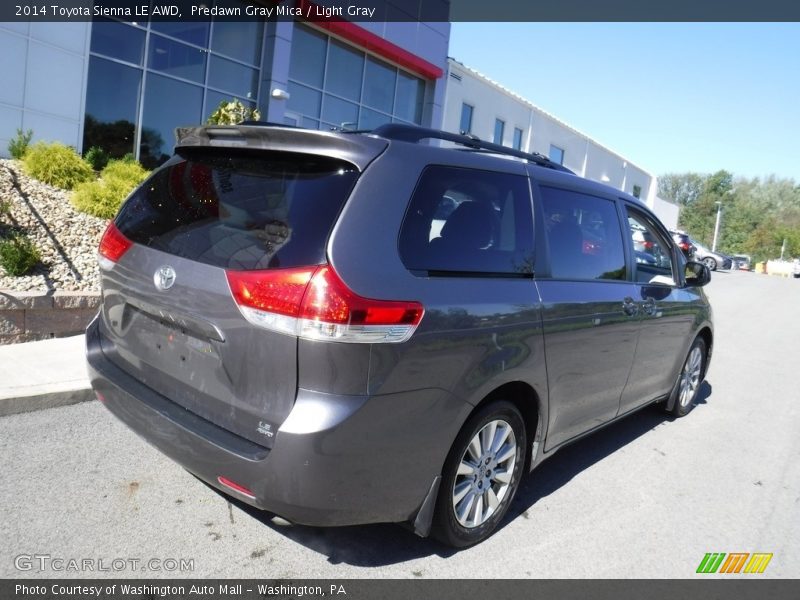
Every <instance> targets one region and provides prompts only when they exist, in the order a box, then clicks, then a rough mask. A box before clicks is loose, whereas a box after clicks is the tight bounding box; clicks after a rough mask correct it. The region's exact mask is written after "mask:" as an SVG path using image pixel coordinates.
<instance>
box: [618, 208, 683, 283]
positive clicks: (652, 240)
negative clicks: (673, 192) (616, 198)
mask: <svg viewBox="0 0 800 600" xmlns="http://www.w3.org/2000/svg"><path fill="white" fill-rule="evenodd" d="M625 209H626V210H627V211H628V225H629V226H630V232H631V239H632V240H633V258H634V262H635V263H636V281H638V282H640V283H661V284H665V285H675V278H674V277H673V274H672V252H671V251H670V246H669V244H668V243H667V240H666V239H665V238H664V237H662V235H661V234H660V233H659V232H658V229H657V228H656V227H655V226H654V225H653V224H652V223H651V222H650V220H649V219H648V218H647V217H645V216H644V215H640V214H639V213H637V212H636V211H635V210H631V208H630V207H628V206H626V207H625Z"/></svg>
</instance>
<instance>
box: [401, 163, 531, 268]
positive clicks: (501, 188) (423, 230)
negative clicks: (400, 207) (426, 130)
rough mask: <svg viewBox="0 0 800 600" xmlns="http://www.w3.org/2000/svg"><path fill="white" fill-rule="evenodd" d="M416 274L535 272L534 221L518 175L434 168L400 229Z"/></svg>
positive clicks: (523, 182) (405, 259) (407, 260)
mask: <svg viewBox="0 0 800 600" xmlns="http://www.w3.org/2000/svg"><path fill="white" fill-rule="evenodd" d="M400 256H401V258H402V260H403V263H404V264H405V265H406V267H408V268H409V269H412V270H419V271H428V272H429V275H431V276H434V277H435V276H436V272H450V273H452V272H468V273H494V274H498V275H499V274H509V275H514V274H520V273H531V270H532V267H533V218H532V216H531V204H530V194H529V189H528V180H527V178H526V177H522V176H519V175H508V174H505V173H492V172H489V171H476V170H474V169H461V168H454V167H444V166H430V167H428V168H427V169H425V171H424V172H423V174H422V177H421V178H420V180H419V182H418V183H417V187H416V190H415V192H414V196H413V197H412V199H411V204H410V205H409V207H408V211H407V212H406V218H405V220H404V221H403V226H402V229H401V231H400Z"/></svg>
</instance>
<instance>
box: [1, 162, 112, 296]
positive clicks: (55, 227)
mask: <svg viewBox="0 0 800 600" xmlns="http://www.w3.org/2000/svg"><path fill="white" fill-rule="evenodd" d="M69 196H70V192H67V191H64V190H61V189H58V188H55V187H52V186H50V185H47V184H44V183H41V182H39V181H36V180H34V179H31V178H29V177H28V176H26V175H25V174H24V173H23V172H22V169H21V168H20V163H18V162H17V161H13V160H0V201H8V202H9V203H10V207H11V210H10V214H9V215H2V216H0V226H4V227H13V228H15V229H18V230H21V231H24V232H25V233H26V234H27V235H28V236H29V237H30V239H31V240H32V241H33V243H34V244H35V245H36V247H37V248H38V249H39V252H40V253H41V257H42V258H41V261H40V264H39V265H38V266H37V267H35V268H34V270H33V271H32V272H31V273H29V274H28V275H25V276H22V277H10V276H7V275H6V274H5V272H4V271H3V270H2V268H0V290H10V291H17V292H26V291H40V292H43V291H99V289H100V284H99V276H98V267H97V246H98V244H99V243H100V237H101V236H102V235H103V231H104V230H105V227H106V224H107V221H106V220H104V219H98V218H97V217H93V216H91V215H86V214H83V213H80V212H78V211H76V210H75V209H74V208H73V207H72V204H71V203H70V201H69Z"/></svg>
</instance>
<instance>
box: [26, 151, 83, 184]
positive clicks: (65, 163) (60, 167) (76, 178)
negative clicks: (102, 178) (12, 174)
mask: <svg viewBox="0 0 800 600" xmlns="http://www.w3.org/2000/svg"><path fill="white" fill-rule="evenodd" d="M22 165H23V167H24V169H25V172H26V173H27V174H28V175H30V176H31V177H33V178H34V179H38V180H39V181H43V182H44V183H49V184H50V185H54V186H56V187H60V188H63V189H66V190H71V189H72V188H74V187H75V186H76V185H78V184H79V183H83V182H84V181H90V180H92V179H94V170H92V167H91V165H90V164H89V163H87V162H86V161H85V160H83V159H82V158H81V157H80V156H78V154H77V153H76V152H75V150H73V149H72V148H70V147H69V146H65V145H64V144H59V143H58V142H53V143H51V144H45V143H44V142H37V143H36V144H34V145H33V146H31V147H30V148H28V151H27V152H26V153H25V156H24V157H23V158H22Z"/></svg>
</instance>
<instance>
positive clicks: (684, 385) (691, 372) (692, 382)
mask: <svg viewBox="0 0 800 600" xmlns="http://www.w3.org/2000/svg"><path fill="white" fill-rule="evenodd" d="M702 367H703V353H702V352H701V351H700V348H698V347H696V346H695V347H694V348H692V351H691V352H690V353H689V356H688V357H687V358H686V363H685V364H684V365H683V371H682V372H681V387H680V395H679V396H678V400H679V402H680V404H681V406H684V407H685V406H688V405H689V404H690V403H691V402H692V400H694V397H695V395H696V394H697V388H698V387H700V372H701V370H702Z"/></svg>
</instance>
